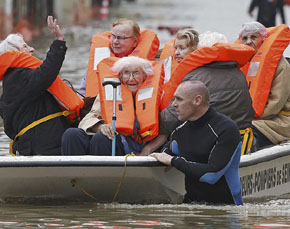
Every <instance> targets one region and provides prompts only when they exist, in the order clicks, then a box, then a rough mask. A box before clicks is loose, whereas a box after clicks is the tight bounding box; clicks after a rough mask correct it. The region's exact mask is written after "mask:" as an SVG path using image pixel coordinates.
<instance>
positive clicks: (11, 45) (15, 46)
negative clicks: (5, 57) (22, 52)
mask: <svg viewBox="0 0 290 229" xmlns="http://www.w3.org/2000/svg"><path fill="white" fill-rule="evenodd" d="M23 43H24V40H23V36H22V35H21V34H20V33H13V34H10V35H8V36H7V37H6V39H5V40H3V41H1V43H0V54H2V53H4V52H7V51H19V49H20V47H21V46H22V45H23Z"/></svg>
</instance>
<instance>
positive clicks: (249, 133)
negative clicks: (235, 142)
mask: <svg viewBox="0 0 290 229" xmlns="http://www.w3.org/2000/svg"><path fill="white" fill-rule="evenodd" d="M240 134H241V135H244V137H243V144H242V150H241V154H242V155H246V154H248V153H249V149H250V148H251V147H252V144H253V139H254V134H253V130H252V128H250V127H249V128H246V129H244V130H240Z"/></svg>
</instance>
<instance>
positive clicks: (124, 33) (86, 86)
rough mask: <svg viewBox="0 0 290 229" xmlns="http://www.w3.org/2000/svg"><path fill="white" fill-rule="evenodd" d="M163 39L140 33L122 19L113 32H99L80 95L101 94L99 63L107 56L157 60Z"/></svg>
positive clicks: (136, 28)
mask: <svg viewBox="0 0 290 229" xmlns="http://www.w3.org/2000/svg"><path fill="white" fill-rule="evenodd" d="M158 48H159V39H158V37H157V35H156V34H155V33H154V32H153V31H151V30H140V27H139V25H138V24H137V22H135V21H134V20H129V19H124V18H123V19H119V20H117V21H115V22H114V23H113V24H112V31H107V32H103V33H97V34H95V35H94V36H93V38H92V40H91V48H90V56H89V64H88V72H87V76H86V77H85V78H83V80H82V82H81V88H80V93H81V94H82V95H85V96H86V97H94V96H96V95H97V94H98V85H97V79H96V70H97V66H98V63H99V62H100V61H101V60H103V59H105V58H107V57H110V56H111V57H119V58H122V57H125V56H129V55H133V56H138V57H141V58H144V59H148V60H154V58H155V56H156V54H157V52H158Z"/></svg>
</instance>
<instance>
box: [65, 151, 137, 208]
mask: <svg viewBox="0 0 290 229" xmlns="http://www.w3.org/2000/svg"><path fill="white" fill-rule="evenodd" d="M129 156H135V154H134V153H131V154H127V155H126V156H125V166H124V170H123V175H122V178H121V181H120V183H119V186H118V189H117V191H116V193H115V195H114V198H113V201H112V203H113V202H115V201H116V199H117V197H118V194H119V192H120V189H121V185H122V183H123V181H124V178H125V173H126V168H127V158H128V157H129ZM70 182H71V183H72V184H73V186H75V187H76V188H77V189H78V190H80V191H81V192H82V193H84V194H85V195H86V196H88V197H90V198H91V199H93V200H97V199H96V197H94V196H93V195H91V194H90V193H88V192H87V191H86V190H85V189H84V188H83V187H81V186H80V185H79V184H78V183H77V181H76V180H74V179H73V180H71V181H70Z"/></svg>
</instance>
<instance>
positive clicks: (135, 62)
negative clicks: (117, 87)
mask: <svg viewBox="0 0 290 229" xmlns="http://www.w3.org/2000/svg"><path fill="white" fill-rule="evenodd" d="M132 67H134V68H135V67H136V68H141V69H142V71H143V72H144V73H145V74H146V76H151V75H153V74H154V70H153V66H152V63H151V62H150V61H149V60H146V59H143V58H140V57H137V56H127V57H123V58H121V59H120V60H118V61H116V63H115V64H114V66H113V67H112V71H113V72H114V74H116V75H119V74H120V72H122V70H123V69H124V68H132Z"/></svg>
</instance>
